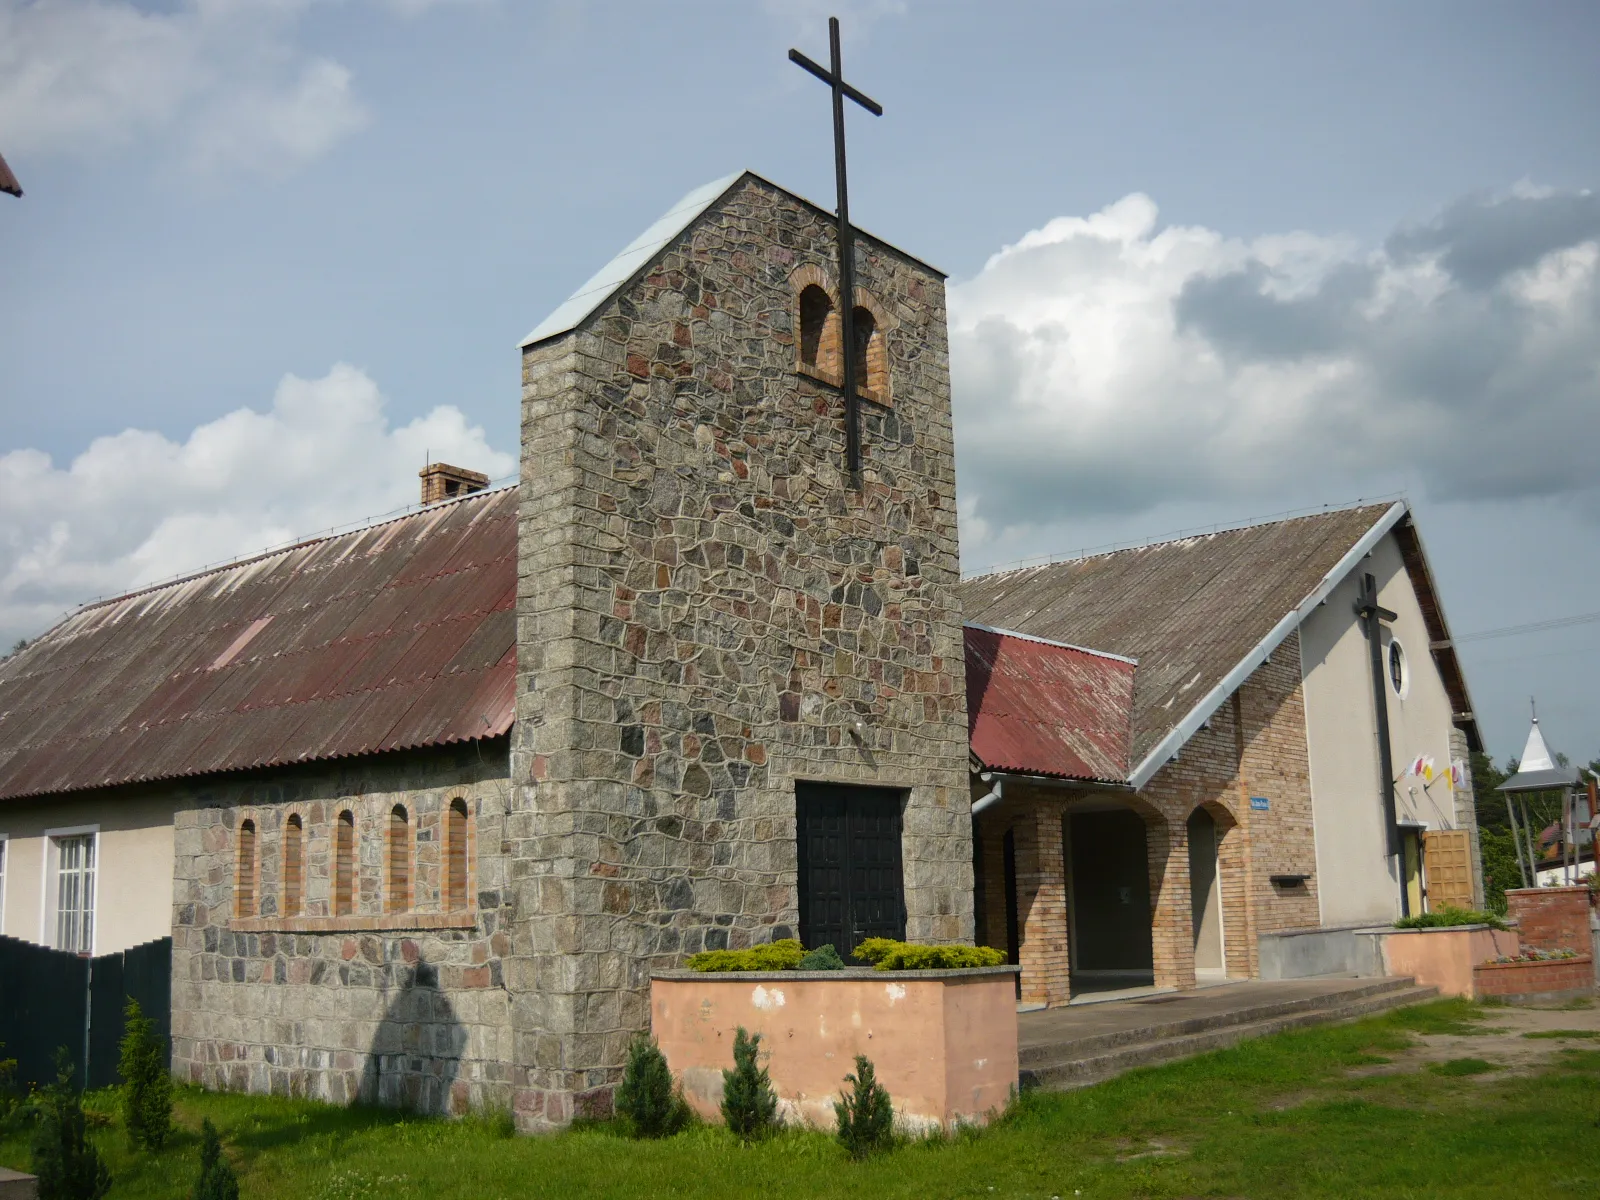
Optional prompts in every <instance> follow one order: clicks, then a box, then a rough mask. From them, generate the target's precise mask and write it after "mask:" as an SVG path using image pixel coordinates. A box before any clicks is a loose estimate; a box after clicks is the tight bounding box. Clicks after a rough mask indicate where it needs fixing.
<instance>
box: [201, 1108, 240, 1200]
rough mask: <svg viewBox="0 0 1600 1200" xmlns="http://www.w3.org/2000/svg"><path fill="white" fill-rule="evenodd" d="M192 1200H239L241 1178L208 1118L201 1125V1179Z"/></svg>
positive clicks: (215, 1128)
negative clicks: (236, 1173)
mask: <svg viewBox="0 0 1600 1200" xmlns="http://www.w3.org/2000/svg"><path fill="white" fill-rule="evenodd" d="M189 1198H190V1200H239V1177H238V1176H237V1175H235V1174H234V1173H233V1164H232V1163H230V1162H229V1161H228V1156H227V1155H226V1154H224V1153H223V1152H222V1138H221V1136H220V1135H219V1134H218V1133H217V1127H216V1126H215V1125H213V1124H212V1123H211V1118H210V1117H207V1118H206V1119H205V1121H203V1122H202V1123H201V1125H200V1178H199V1179H197V1180H195V1183H194V1191H192V1192H190V1193H189Z"/></svg>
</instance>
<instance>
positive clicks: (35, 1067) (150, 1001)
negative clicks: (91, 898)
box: [0, 937, 172, 1087]
mask: <svg viewBox="0 0 1600 1200" xmlns="http://www.w3.org/2000/svg"><path fill="white" fill-rule="evenodd" d="M130 996H131V997H133V999H135V1000H137V1001H138V1002H139V1007H140V1008H142V1009H143V1010H144V1013H145V1015H146V1016H148V1017H152V1018H154V1020H155V1022H156V1026H157V1028H158V1029H159V1030H160V1032H161V1038H162V1040H163V1041H164V1042H165V1043H166V1046H167V1055H168V1058H169V1060H170V1058H171V1054H172V939H171V938H162V939H160V940H159V941H155V942H146V943H144V945H142V946H134V947H133V948H132V949H130V950H121V951H118V952H117V953H116V954H102V955H101V956H100V957H98V958H84V957H81V956H79V955H77V954H71V953H69V952H67V951H65V950H50V949H47V948H46V947H44V946H35V945H34V944H33V943H32V942H21V941H18V940H16V939H15V938H8V937H0V1043H4V1047H3V1049H0V1058H14V1059H16V1060H17V1078H18V1079H19V1080H21V1081H22V1082H23V1083H25V1084H26V1083H32V1084H39V1083H48V1082H49V1081H50V1080H52V1079H54V1078H55V1074H56V1050H57V1048H58V1047H62V1046H65V1047H66V1050H67V1053H68V1054H69V1055H71V1056H72V1062H73V1064H74V1066H75V1067H76V1072H75V1078H76V1080H77V1082H78V1083H79V1084H80V1085H81V1084H83V1082H84V1080H85V1078H87V1080H88V1086H89V1087H106V1086H108V1085H109V1084H113V1083H116V1082H117V1081H118V1077H117V1050H118V1044H119V1043H120V1042H121V1041H122V1034H123V1016H122V1010H123V1006H124V1005H125V1004H126V1003H127V999H128V997H130Z"/></svg>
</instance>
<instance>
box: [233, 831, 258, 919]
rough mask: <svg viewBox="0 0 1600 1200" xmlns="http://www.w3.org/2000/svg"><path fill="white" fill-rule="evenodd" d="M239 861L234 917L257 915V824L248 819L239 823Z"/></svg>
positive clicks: (235, 866) (234, 891)
mask: <svg viewBox="0 0 1600 1200" xmlns="http://www.w3.org/2000/svg"><path fill="white" fill-rule="evenodd" d="M236 852H237V855H238V861H237V862H236V863H235V865H234V875H233V915H234V916H236V917H253V916H255V915H256V823H255V822H254V821H252V820H250V819H249V818H248V817H246V818H245V819H244V820H243V821H241V822H240V823H239V840H238V844H237V847H236Z"/></svg>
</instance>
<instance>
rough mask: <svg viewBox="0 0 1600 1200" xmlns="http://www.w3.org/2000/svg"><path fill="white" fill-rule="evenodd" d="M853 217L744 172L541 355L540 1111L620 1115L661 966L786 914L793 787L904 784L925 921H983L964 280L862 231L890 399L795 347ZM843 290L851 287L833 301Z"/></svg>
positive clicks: (909, 905) (526, 1070)
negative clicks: (615, 1097) (969, 634)
mask: <svg viewBox="0 0 1600 1200" xmlns="http://www.w3.org/2000/svg"><path fill="white" fill-rule="evenodd" d="M834 238H835V233H834V229H833V226H832V224H831V220H830V218H829V217H828V215H827V214H826V213H824V212H822V211H820V210H817V209H814V208H812V207H811V206H809V205H807V204H804V203H802V202H799V201H797V200H796V199H794V198H793V197H791V196H789V195H787V194H785V193H783V192H781V191H779V190H777V189H775V188H772V187H770V186H768V185H766V184H764V183H761V182H760V181H758V180H754V179H751V178H747V179H746V180H745V181H744V182H742V183H740V184H738V185H737V186H736V187H735V188H734V189H733V191H732V192H730V193H729V194H728V195H727V196H726V197H725V198H724V199H723V200H722V201H720V202H718V203H717V204H716V205H714V206H713V207H712V209H711V210H710V211H709V212H708V213H707V214H706V215H704V216H703V217H701V218H700V219H699V220H698V221H696V222H695V223H694V224H693V225H691V227H690V228H689V230H688V231H686V232H685V233H684V234H683V235H681V236H680V237H679V238H678V239H677V241H676V242H674V243H673V244H672V245H670V246H669V247H667V248H666V249H665V250H664V251H663V252H662V254H661V255H660V257H659V259H658V260H657V262H656V263H655V264H654V265H652V266H650V267H649V268H648V269H647V270H646V272H645V273H644V275H643V276H642V277H641V278H639V279H638V280H636V281H635V282H633V283H631V284H629V285H627V286H626V287H625V288H624V289H623V290H622V291H621V293H619V295H618V296H616V297H615V298H614V299H612V300H611V301H609V302H608V303H607V304H605V305H604V306H603V307H602V308H601V309H600V310H599V311H598V312H597V313H596V314H595V315H594V316H593V317H591V318H590V319H589V320H587V321H586V322H585V323H584V324H583V325H582V326H581V327H580V328H579V329H577V330H576V331H574V332H573V333H571V334H567V335H564V336H561V337H559V338H557V339H555V340H553V341H549V342H546V343H543V344H541V345H537V346H534V347H532V348H530V349H529V350H528V351H526V353H525V355H524V363H523V457H522V479H523V485H522V486H523V495H522V521H521V549H520V568H519V577H520V592H519V601H518V611H519V633H518V670H519V681H518V684H519V686H518V701H517V703H518V708H517V726H516V731H515V734H514V737H515V739H516V745H515V748H514V750H513V755H512V774H513V782H514V784H515V786H516V787H517V788H518V789H519V793H520V794H521V795H522V796H523V797H524V798H525V799H524V800H522V801H519V805H518V809H519V811H518V814H517V816H516V817H515V818H514V820H513V821H512V824H511V834H510V836H511V843H512V849H511V854H512V857H513V859H514V860H515V862H514V866H513V880H512V886H513V889H514V891H515V893H516V895H517V898H518V901H517V903H518V910H519V912H521V913H525V914H527V922H526V924H525V925H519V926H518V927H517V929H516V931H515V933H514V941H515V944H516V951H517V956H518V966H517V970H518V972H519V974H518V976H517V978H516V979H515V980H514V982H513V984H512V989H513V992H514V993H516V994H517V996H518V1001H517V1005H516V1008H515V1010H514V1014H513V1021H514V1024H515V1027H516V1030H517V1034H516V1036H517V1045H518V1052H517V1062H518V1071H519V1077H518V1101H517V1103H518V1112H519V1120H520V1121H521V1122H522V1124H523V1125H524V1126H525V1127H529V1128H533V1127H539V1126H547V1125H559V1124H562V1123H564V1122H566V1121H567V1120H569V1119H571V1117H572V1116H573V1115H575V1114H579V1113H586V1112H603V1111H605V1110H606V1109H607V1108H608V1106H609V1102H610V1089H611V1087H612V1086H613V1085H614V1084H615V1082H616V1080H617V1078H618V1077H619V1071H620V1067H621V1064H622V1061H623V1057H624V1053H625V1049H626V1045H627V1042H628V1040H629V1038H630V1037H631V1036H632V1035H633V1033H634V1031H636V1030H639V1029H642V1028H644V1027H645V1026H646V1024H647V1021H648V1008H647V1004H648V980H649V972H650V971H651V970H653V969H668V968H672V967H675V966H678V965H680V964H681V962H682V958H683V956H684V955H685V954H688V953H692V952H694V951H697V950H700V949H702V948H704V947H718V946H733V947H739V946H744V945H747V944H749V943H751V942H755V941H763V940H766V939H768V938H771V937H775V936H779V937H781V936H788V935H792V934H793V932H794V929H795V926H796V924H797V921H798V915H799V914H798V893H797V881H796V867H797V860H796V844H795V790H794V788H795V781H796V780H818V781H826V782H837V783H852V782H855V783H862V784H871V785H874V786H882V787H892V788H897V789H902V790H903V791H904V794H905V796H906V801H905V808H904V841H903V852H904V853H903V857H904V862H905V903H906V912H907V932H908V935H909V936H911V937H913V938H916V939H921V940H934V941H949V940H957V939H966V938H969V937H970V936H971V934H972V907H971V906H972V889H971V879H972V866H971V849H970V823H969V817H968V797H967V775H966V762H967V738H966V732H967V731H966V713H965V692H964V678H963V650H962V638H961V612H960V605H959V600H958V598H957V596H956V593H955V584H956V582H957V579H958V572H959V563H958V549H957V541H956V514H955V470H954V456H953V447H952V435H951V426H950V390H949V370H948V361H947V349H946V328H945V310H944V288H943V280H942V278H941V277H940V276H939V275H938V273H937V272H935V271H933V270H931V269H930V268H927V267H925V266H923V265H922V264H919V263H917V262H915V261H914V260H911V259H909V258H906V257H904V256H903V255H900V254H898V253H896V252H894V251H891V250H889V249H888V248H886V247H884V246H882V245H880V244H878V243H875V242H873V241H871V240H870V239H866V238H863V239H861V241H859V242H858V244H857V255H858V258H857V263H856V273H857V278H858V281H859V286H860V288H861V289H862V292H863V295H864V298H865V299H866V300H870V305H871V307H872V308H873V310H874V311H875V312H876V313H878V314H880V315H881V318H882V319H881V321H880V322H879V327H880V329H882V330H883V334H882V336H883V338H884V346H885V350H886V354H887V361H888V369H889V372H890V383H891V384H892V387H891V388H889V389H887V390H888V391H890V392H892V396H893V402H894V403H893V408H892V409H888V408H878V407H873V406H870V405H863V421H862V445H863V448H864V459H865V471H864V486H863V488H862V489H861V490H860V491H857V490H855V489H854V488H852V486H851V482H850V480H849V479H848V477H847V476H846V474H845V472H844V470H843V461H842V460H843V454H844V425H843V403H842V399H841V397H840V396H839V394H838V392H837V390H836V389H834V388H832V387H830V386H829V385H828V384H827V382H826V381H824V380H819V379H817V378H816V377H815V376H814V375H813V374H808V373H805V372H801V371H799V370H797V347H796V337H797V334H798V329H797V319H798V299H799V287H800V285H801V284H803V283H805V282H816V281H818V280H819V279H820V280H821V281H823V282H824V283H827V281H830V280H831V281H834V282H833V283H832V284H830V285H829V286H833V287H835V288H836V280H837V272H836V249H835V247H836V243H835V240H834ZM835 300H836V302H837V297H836V296H835Z"/></svg>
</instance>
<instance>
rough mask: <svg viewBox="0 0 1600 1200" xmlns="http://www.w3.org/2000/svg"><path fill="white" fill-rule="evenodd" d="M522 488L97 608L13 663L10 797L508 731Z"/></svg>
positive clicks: (4, 702)
mask: <svg viewBox="0 0 1600 1200" xmlns="http://www.w3.org/2000/svg"><path fill="white" fill-rule="evenodd" d="M516 551H517V500H516V491H515V489H505V490H501V491H494V492H483V493H479V494H477V495H473V496H469V497H467V498H465V499H461V500H455V501H449V502H447V503H444V504H440V505H435V506H434V507H431V508H427V509H423V510H422V511H421V512H417V513H413V514H411V515H409V516H405V517H401V518H399V519H397V520H392V521H386V522H383V523H381V524H377V525H373V526H370V527H368V528H365V529H361V530H357V531H356V532H353V533H346V534H340V535H338V536H335V537H327V538H321V539H317V540H314V541H307V542H303V543H301V544H299V545H296V546H292V547H290V548H289V549H286V550H280V551H276V552H273V553H271V554H264V555H261V556H259V557H257V558H253V559H250V560H248V561H245V562H241V563H237V564H234V565H232V566H228V567H223V568H220V569H218V570H214V571H208V572H205V573H202V574H199V575H195V576H191V577H190V578H187V579H183V580H179V581H177V582H175V583H170V584H165V585H163V586H160V587H154V588H148V589H146V590H144V591H139V592H134V593H132V594H131V595H127V596H123V597H120V598H118V599H115V600H108V601H105V602H103V603H99V604H93V605H90V606H88V607H86V608H83V609H80V610H79V611H78V612H76V613H74V614H73V615H72V616H70V617H68V618H67V619H66V620H65V621H63V622H62V623H61V624H60V625H58V626H56V627H55V628H54V629H52V630H51V631H50V632H49V633H47V634H45V635H44V636H42V637H41V638H39V639H38V640H37V641H36V642H34V643H32V644H31V645H30V646H28V648H27V649H25V650H23V651H22V652H20V653H18V654H16V655H14V656H12V657H11V658H9V659H7V660H5V661H4V662H0V798H7V797H18V796H33V795H41V794H45V793H53V792H66V791H78V790H81V789H84V788H95V787H107V786H111V785H115V784H126V783H136V782H143V781H150V780H158V779H171V778H176V777H180V776H189V775H202V774H209V773H211V772H216V771H236V770H246V769H249V768H254V767H267V766H277V765H282V764H287V763H297V762H309V761H312V760H315V759H329V758H343V757H347V756H350V755H357V754H370V753H376V752H380V751H387V750H402V749H412V748H416V747H422V746H436V745H443V744H448V743H451V742H462V741H467V740H470V739H476V738H487V737H496V736H499V735H501V734H504V733H505V732H507V730H509V729H510V728H511V720H512V700H513V696H514V693H515V686H516V682H515V673H516V614H515V603H516V586H517V571H516Z"/></svg>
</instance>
